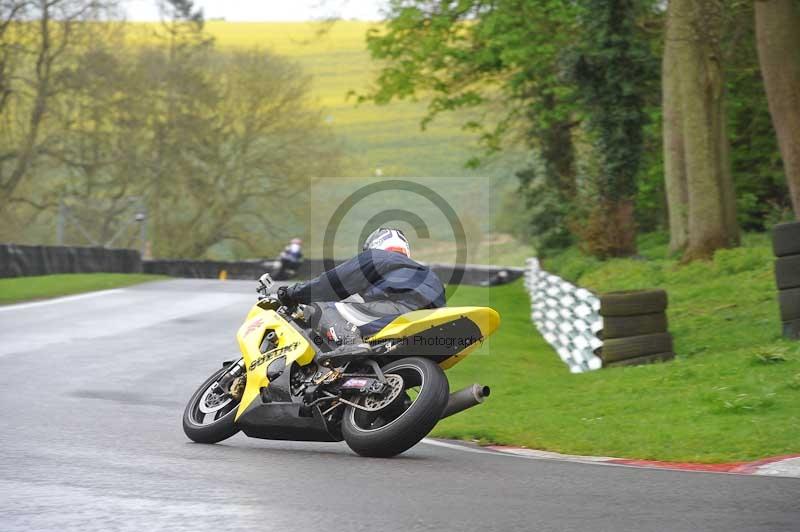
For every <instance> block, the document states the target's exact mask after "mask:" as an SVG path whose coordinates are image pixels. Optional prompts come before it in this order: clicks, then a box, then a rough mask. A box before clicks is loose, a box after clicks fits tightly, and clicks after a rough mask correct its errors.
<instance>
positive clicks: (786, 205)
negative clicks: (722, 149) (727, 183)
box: [725, 2, 792, 231]
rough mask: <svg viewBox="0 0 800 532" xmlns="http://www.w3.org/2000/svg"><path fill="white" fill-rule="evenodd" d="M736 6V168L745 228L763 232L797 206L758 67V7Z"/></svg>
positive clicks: (732, 117) (730, 35) (732, 68)
mask: <svg viewBox="0 0 800 532" xmlns="http://www.w3.org/2000/svg"><path fill="white" fill-rule="evenodd" d="M733 7H734V9H732V10H731V13H730V15H729V22H728V26H729V27H728V30H727V32H726V34H727V42H726V46H725V50H726V51H727V54H726V57H725V60H726V62H727V64H728V67H727V69H726V78H725V82H726V90H727V96H728V109H727V111H728V113H727V114H728V121H729V122H728V127H729V133H730V139H731V169H732V172H733V179H734V184H735V186H736V197H737V207H738V216H739V223H740V224H741V226H742V229H744V230H745V231H763V230H765V229H766V228H768V227H770V226H772V225H773V224H775V223H776V222H779V221H781V220H782V219H783V218H786V219H788V218H789V217H790V213H791V210H792V207H791V202H790V200H789V193H788V190H787V187H786V176H785V174H784V171H783V165H782V163H781V157H780V152H779V150H778V143H777V138H776V136H775V130H774V128H773V127H772V120H771V118H770V115H769V108H768V106H767V99H766V95H765V92H764V83H763V80H762V77H761V71H760V68H759V65H758V55H757V53H756V42H755V29H754V27H753V3H752V2H737V3H736V4H735V5H734V6H733Z"/></svg>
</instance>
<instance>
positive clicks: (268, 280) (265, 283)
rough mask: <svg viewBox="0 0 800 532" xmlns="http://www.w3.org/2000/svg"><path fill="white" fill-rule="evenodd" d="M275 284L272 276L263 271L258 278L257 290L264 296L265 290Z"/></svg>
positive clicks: (267, 290) (265, 294)
mask: <svg viewBox="0 0 800 532" xmlns="http://www.w3.org/2000/svg"><path fill="white" fill-rule="evenodd" d="M273 284H275V281H273V280H272V277H271V276H270V274H269V273H265V274H264V275H262V276H261V277H259V278H258V288H257V292H258V293H259V294H261V295H262V296H264V297H267V292H269V289H270V288H271V287H272V285H273Z"/></svg>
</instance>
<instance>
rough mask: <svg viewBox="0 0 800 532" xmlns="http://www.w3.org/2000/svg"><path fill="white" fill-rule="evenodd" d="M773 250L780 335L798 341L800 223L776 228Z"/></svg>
mask: <svg viewBox="0 0 800 532" xmlns="http://www.w3.org/2000/svg"><path fill="white" fill-rule="evenodd" d="M772 250H773V252H774V253H775V283H776V284H777V286H778V303H779V304H780V310H781V322H782V323H783V335H784V336H785V337H786V338H791V339H794V340H800V222H790V223H785V224H778V225H776V226H775V227H774V228H773V229H772Z"/></svg>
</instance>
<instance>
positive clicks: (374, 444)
mask: <svg viewBox="0 0 800 532" xmlns="http://www.w3.org/2000/svg"><path fill="white" fill-rule="evenodd" d="M258 282H259V287H258V293H259V299H258V302H257V303H256V304H255V305H254V306H253V307H252V309H251V310H250V312H249V313H248V314H247V318H246V319H245V321H244V323H243V324H242V325H241V327H240V328H239V330H238V332H237V334H236V338H237V340H238V343H239V348H240V350H241V355H242V356H241V358H240V359H239V360H236V361H229V362H225V363H223V366H222V369H220V370H218V371H216V372H215V373H214V374H213V375H212V376H211V377H209V378H208V380H206V382H204V383H203V384H202V385H201V386H200V387H199V388H198V389H197V391H196V392H195V393H194V394H193V395H192V397H191V399H190V400H189V404H188V405H187V406H186V410H185V412H184V415H183V430H184V432H185V433H186V435H187V436H188V437H189V438H190V439H191V440H193V441H195V442H199V443H217V442H220V441H222V440H225V439H227V438H230V437H231V436H233V435H234V434H236V433H237V432H239V431H240V430H241V431H243V432H244V433H245V434H246V435H247V436H250V437H253V438H263V439H270V440H295V441H322V442H337V441H342V440H344V441H345V442H347V445H348V446H349V447H350V448H351V449H352V450H353V451H355V452H356V453H358V454H360V455H362V456H374V457H390V456H395V455H397V454H400V453H402V452H404V451H406V450H408V449H410V448H411V447H413V446H414V445H416V444H417V443H418V442H419V441H420V440H422V438H424V437H425V436H426V435H427V434H428V433H429V432H430V431H431V430H432V429H433V427H434V426H435V425H436V423H437V422H438V421H439V420H440V419H442V418H445V417H447V416H451V415H453V414H456V413H458V412H461V411H463V410H466V409H467V408H470V407H473V406H475V405H477V404H480V403H482V402H483V400H484V398H485V397H487V396H488V395H489V388H488V387H487V386H481V385H478V384H473V385H472V386H469V387H467V388H464V389H462V390H460V391H457V392H455V393H453V394H450V392H449V385H448V381H447V377H446V376H445V373H444V370H447V369H449V368H451V367H453V366H454V365H455V364H457V363H458V362H460V361H461V360H463V359H464V358H465V357H466V356H467V355H469V353H471V352H472V351H474V350H475V349H477V348H478V347H479V346H480V345H481V343H482V342H483V341H484V339H485V338H486V337H487V336H489V335H490V334H492V333H493V332H494V331H495V330H496V329H497V327H498V326H499V324H500V316H499V315H498V314H497V312H495V311H494V310H493V309H491V308H485V307H450V308H439V309H430V310H417V311H414V312H409V313H407V314H403V315H402V316H399V317H398V318H396V319H395V320H394V321H392V322H391V323H389V324H387V325H386V326H385V327H384V328H383V329H381V330H380V331H379V332H378V333H377V334H375V335H373V336H371V337H369V338H367V339H366V341H365V342H364V343H360V344H355V345H337V344H336V343H334V342H331V341H329V340H328V339H327V338H324V337H322V336H320V335H319V334H318V333H317V332H315V331H314V330H312V328H311V327H309V326H308V325H307V324H306V323H305V321H304V317H305V312H307V310H308V309H307V308H305V306H304V305H297V306H294V307H287V306H284V305H282V304H281V303H280V301H279V300H278V299H277V298H275V297H274V296H272V295H269V293H268V290H269V288H270V287H271V286H272V284H273V283H272V279H271V278H270V277H269V275H268V274H264V275H263V276H261V278H260V279H259V281H258Z"/></svg>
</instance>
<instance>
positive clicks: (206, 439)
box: [183, 365, 239, 443]
mask: <svg viewBox="0 0 800 532" xmlns="http://www.w3.org/2000/svg"><path fill="white" fill-rule="evenodd" d="M232 368H233V366H232V365H228V366H225V367H224V368H222V369H221V370H219V371H217V372H215V373H214V374H213V375H212V376H211V377H209V378H208V380H206V381H205V382H204V383H203V384H201V385H200V387H199V388H198V389H197V391H196V392H194V394H193V395H192V398H191V399H189V404H187V405H186V410H184V412H183V432H184V433H185V434H186V436H188V437H189V439H190V440H192V441H194V442H197V443H218V442H221V441H222V440H227V439H228V438H230V437H231V436H233V435H234V434H236V433H237V432H239V427H238V426H237V425H236V422H235V418H236V409H237V407H238V406H239V401H238V400H233V399H232V398H231V399H230V400H229V401H228V402H227V403H225V404H222V406H221V407H220V403H217V404H215V405H213V406H209V402H210V401H209V393H210V392H212V387H213V386H214V385H215V384H216V383H217V382H218V381H219V380H220V379H221V378H222V377H223V376H224V375H225V374H226V373H228V372H229V371H231V369H232ZM201 403H202V407H201ZM218 407H219V409H217V410H214V409H215V408H218ZM203 410H206V412H204V411H203Z"/></svg>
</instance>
